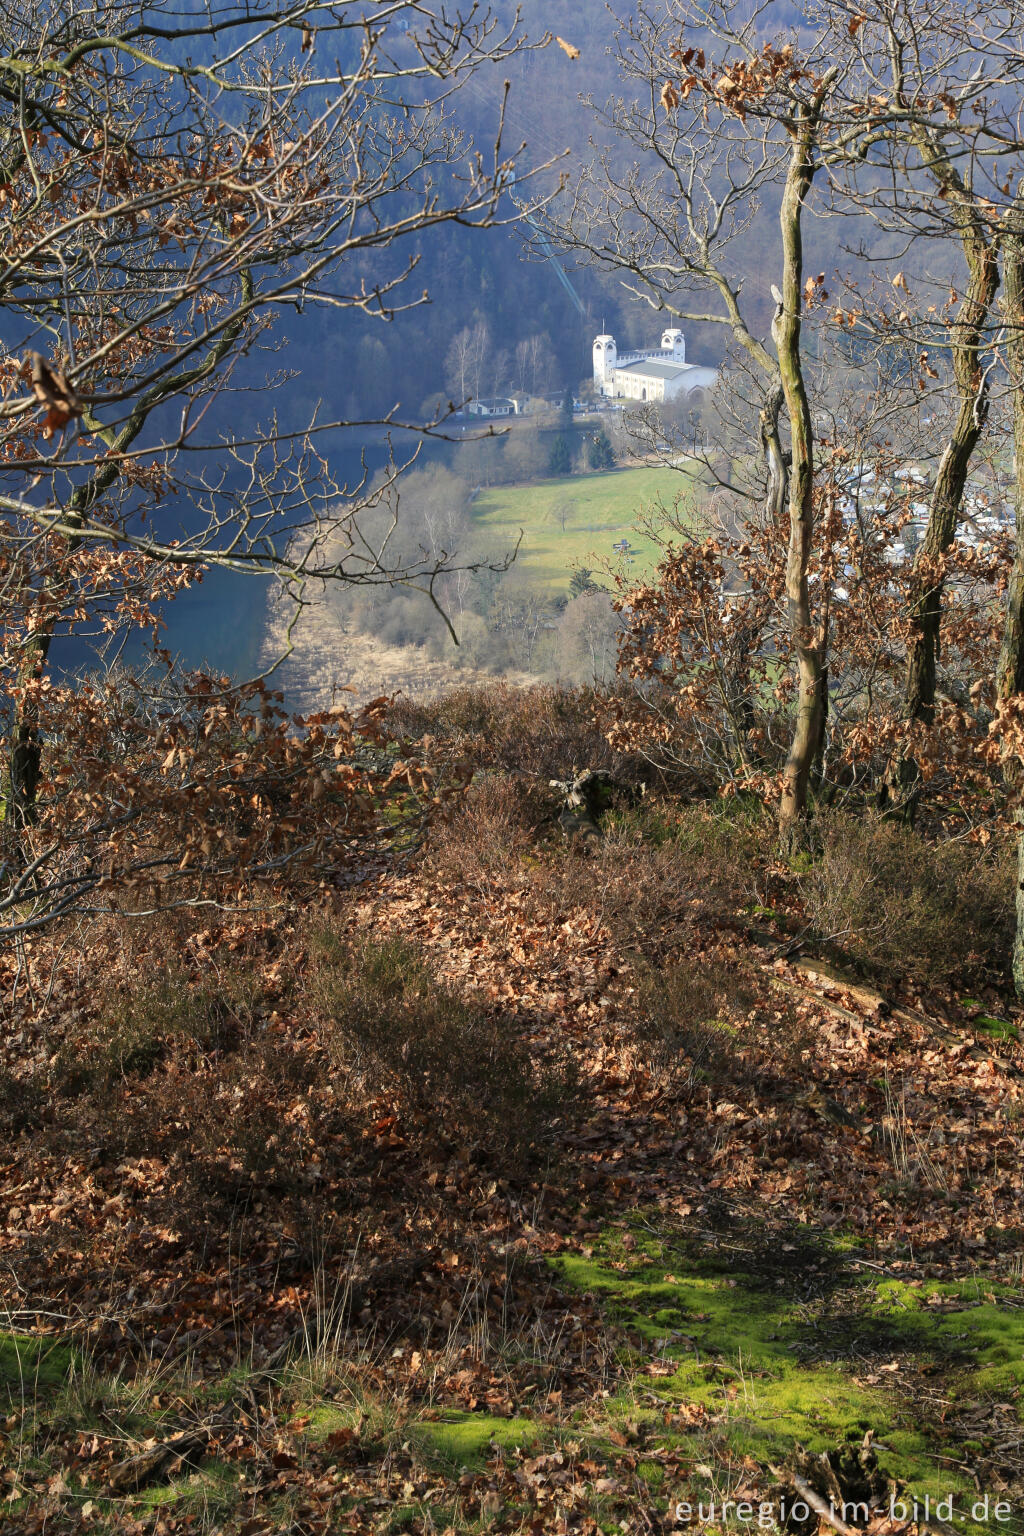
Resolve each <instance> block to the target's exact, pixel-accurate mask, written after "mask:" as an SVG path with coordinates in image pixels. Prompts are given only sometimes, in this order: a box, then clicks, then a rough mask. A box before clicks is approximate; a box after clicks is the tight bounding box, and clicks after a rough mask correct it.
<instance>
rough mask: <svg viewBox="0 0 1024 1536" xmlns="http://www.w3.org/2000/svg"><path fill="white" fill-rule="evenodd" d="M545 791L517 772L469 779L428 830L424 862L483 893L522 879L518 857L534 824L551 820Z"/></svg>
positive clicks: (516, 884)
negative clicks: (461, 791) (466, 786)
mask: <svg viewBox="0 0 1024 1536" xmlns="http://www.w3.org/2000/svg"><path fill="white" fill-rule="evenodd" d="M552 819H553V813H552V809H551V799H550V794H548V795H547V796H545V795H544V794H543V793H542V792H541V790H540V788H539V786H538V785H536V784H530V783H527V782H526V781H525V780H523V779H522V778H519V777H518V776H515V777H513V776H510V775H508V774H505V773H489V774H487V775H486V776H484V777H480V778H477V779H474V781H473V783H472V784H470V786H469V788H468V789H467V790H466V793H465V794H464V795H463V796H462V797H461V798H460V799H459V800H458V801H457V802H455V803H454V804H453V805H451V806H450V807H449V808H448V812H447V814H446V815H445V816H444V817H443V818H440V819H439V820H438V822H437V824H436V825H435V826H434V828H433V829H432V831H431V834H430V840H429V844H428V851H427V867H428V868H429V869H430V870H431V871H432V872H433V873H434V874H436V875H438V876H439V877H441V878H442V879H444V880H447V881H450V882H452V883H454V884H457V885H458V886H460V887H465V888H468V889H470V890H473V891H475V892H477V893H478V894H480V895H483V896H490V895H493V894H494V893H495V892H497V891H499V890H514V889H516V888H517V887H519V886H521V885H522V884H523V883H524V881H526V880H528V878H529V872H528V868H527V866H526V864H525V863H524V859H525V857H526V855H527V854H528V851H529V849H530V847H531V846H532V844H533V842H534V839H535V836H536V833H537V830H538V828H539V827H540V826H542V825H543V823H544V822H545V821H551V820H552Z"/></svg>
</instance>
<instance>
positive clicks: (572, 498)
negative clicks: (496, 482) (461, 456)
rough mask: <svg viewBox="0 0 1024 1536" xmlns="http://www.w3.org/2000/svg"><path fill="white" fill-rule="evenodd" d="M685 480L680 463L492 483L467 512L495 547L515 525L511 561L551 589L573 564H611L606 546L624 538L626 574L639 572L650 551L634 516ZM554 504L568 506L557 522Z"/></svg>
mask: <svg viewBox="0 0 1024 1536" xmlns="http://www.w3.org/2000/svg"><path fill="white" fill-rule="evenodd" d="M690 484H691V477H690V474H689V473H688V472H687V471H686V470H685V469H683V470H678V469H663V468H657V469H647V468H644V469H614V470H607V471H605V472H604V473H603V474H594V475H572V476H566V477H565V478H564V479H558V480H539V481H537V482H535V483H533V484H530V485H511V486H506V485H502V486H494V487H492V488H490V489H488V490H484V491H481V493H480V494H479V495H478V496H477V498H476V500H475V501H474V502H473V513H474V517H475V519H476V521H477V524H478V525H479V526H480V527H481V528H484V529H487V530H488V532H491V533H493V534H494V536H495V542H496V543H500V544H501V545H502V546H503V547H511V546H512V545H514V544H515V541H516V539H517V538H518V537H519V533H520V530H522V542H521V544H520V546H519V555H518V557H517V565H518V566H519V567H520V568H521V569H522V570H524V571H525V572H526V573H527V575H528V576H529V577H530V578H531V580H533V581H535V582H536V583H537V585H539V586H545V587H547V588H548V589H549V590H550V591H551V592H552V594H554V593H556V592H564V591H565V589H566V586H567V585H568V582H569V579H570V577H571V575H572V572H573V569H574V568H575V567H577V566H580V565H583V566H588V567H590V568H591V569H593V570H594V571H595V572H598V573H599V572H600V571H601V570H602V569H603V568H604V566H605V565H606V564H609V563H611V564H612V566H613V568H614V567H616V566H617V563H618V557H617V555H616V552H615V551H614V549H613V548H612V546H613V544H616V543H618V542H619V540H620V539H624V538H625V539H628V540H629V544H630V553H631V556H632V563H631V565H630V567H629V569H630V572H631V574H633V575H635V576H642V575H644V574H646V572H647V571H649V570H650V569H651V568H652V567H653V565H654V562H655V560H656V558H657V551H656V549H655V546H654V544H653V543H652V542H651V540H650V539H649V538H648V537H647V536H646V534H645V533H644V532H643V530H642V529H641V528H639V527H638V523H639V521H640V518H641V516H642V514H643V513H644V512H645V511H647V510H648V509H649V508H651V507H654V506H656V505H657V504H658V503H661V504H663V505H664V506H665V507H666V508H667V509H671V508H672V507H673V505H674V503H675V501H676V498H677V497H679V496H680V495H682V494H685V493H686V492H687V491H688V490H689V488H690ZM559 507H568V508H569V510H568V512H567V514H566V517H565V526H564V528H563V527H562V522H561V518H560V516H559V515H558V512H557V509H558V508H559Z"/></svg>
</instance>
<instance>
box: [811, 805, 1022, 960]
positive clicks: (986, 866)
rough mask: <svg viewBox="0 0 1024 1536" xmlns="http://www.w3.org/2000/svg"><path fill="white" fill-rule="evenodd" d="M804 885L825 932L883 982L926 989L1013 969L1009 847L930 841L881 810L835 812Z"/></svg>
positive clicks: (813, 914) (824, 936) (817, 923)
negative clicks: (856, 814)
mask: <svg viewBox="0 0 1024 1536" xmlns="http://www.w3.org/2000/svg"><path fill="white" fill-rule="evenodd" d="M820 836H821V850H820V855H819V857H818V858H817V860H816V861H815V863H814V865H813V866H812V868H811V869H810V870H809V871H808V872H807V874H806V875H805V876H804V878H803V880H802V882H801V886H802V894H803V898H804V901H805V903H806V906H807V911H808V915H809V916H810V918H811V921H812V922H813V924H814V926H815V928H816V929H817V931H818V934H819V935H820V937H821V938H822V939H823V940H824V941H825V942H827V943H830V944H832V945H833V946H834V947H836V948H837V949H839V950H841V951H842V952H844V953H845V954H846V955H848V956H849V957H851V958H852V959H854V960H856V961H857V962H858V963H859V964H860V965H861V966H863V967H864V969H865V970H867V971H869V972H871V973H872V974H874V975H876V976H878V977H880V978H882V979H895V978H898V977H901V976H906V977H909V978H911V979H913V980H914V981H916V982H919V983H921V984H923V985H926V986H935V985H938V984H941V983H949V984H954V985H956V984H960V983H963V982H966V981H968V980H969V979H970V978H972V977H979V976H983V975H986V974H987V975H993V974H995V975H1001V974H1002V973H1004V972H1005V970H1006V967H1007V961H1008V957H1009V954H1010V948H1011V944H1012V941H1013V868H1012V863H1011V859H1010V855H1009V852H1008V850H1007V849H1006V848H1005V847H997V848H995V849H992V850H983V849H981V848H979V847H977V845H975V844H970V843H960V842H945V843H937V844H934V843H929V842H926V841H925V839H924V838H923V837H921V836H920V835H919V834H918V833H916V832H914V831H911V830H910V829H909V828H907V827H904V826H901V825H898V824H897V823H894V822H889V821H885V820H882V819H880V818H878V817H871V818H867V819H854V818H853V817H848V816H839V815H837V816H833V817H831V818H830V819H828V820H827V821H825V822H824V823H823V826H822V829H821V834H820Z"/></svg>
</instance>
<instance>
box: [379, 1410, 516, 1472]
mask: <svg viewBox="0 0 1024 1536" xmlns="http://www.w3.org/2000/svg"><path fill="white" fill-rule="evenodd" d="M538 1436H539V1432H538V1429H537V1426H536V1424H532V1423H531V1422H530V1420H529V1419H499V1418H495V1417H494V1416H493V1415H491V1414H487V1413H461V1412H456V1411H454V1410H451V1411H446V1412H445V1413H444V1415H443V1417H442V1418H439V1419H421V1420H419V1421H418V1422H417V1423H415V1424H412V1425H410V1426H409V1438H410V1440H412V1441H413V1443H414V1444H415V1445H416V1447H417V1449H418V1451H419V1452H420V1454H421V1455H422V1456H423V1457H424V1458H425V1459H426V1460H427V1461H439V1462H442V1463H447V1464H448V1465H450V1466H454V1467H469V1468H471V1469H473V1468H479V1467H481V1466H482V1465H483V1464H484V1462H485V1461H486V1460H487V1458H488V1456H489V1455H490V1454H491V1452H492V1450H493V1448H494V1447H495V1446H500V1447H501V1449H502V1450H511V1449H513V1448H514V1447H518V1446H529V1445H532V1444H534V1443H535V1441H536V1440H537V1439H538Z"/></svg>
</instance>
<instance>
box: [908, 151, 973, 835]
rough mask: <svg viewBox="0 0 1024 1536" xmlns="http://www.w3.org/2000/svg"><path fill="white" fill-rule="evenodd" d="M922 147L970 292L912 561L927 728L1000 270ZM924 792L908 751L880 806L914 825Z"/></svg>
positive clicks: (951, 172)
mask: <svg viewBox="0 0 1024 1536" xmlns="http://www.w3.org/2000/svg"><path fill="white" fill-rule="evenodd" d="M918 147H919V149H920V151H921V156H922V159H923V161H924V163H925V166H926V168H927V169H928V170H929V172H930V174H931V175H932V177H933V179H934V181H935V182H936V185H937V186H938V188H939V191H940V194H941V195H942V197H943V198H944V199H945V200H946V201H947V202H948V204H949V205H950V206H951V208H952V216H953V220H954V222H955V224H956V225H957V228H958V230H959V233H960V243H961V246H962V249H963V252H964V257H965V260H966V262H967V271H968V279H967V289H966V292H965V294H964V296H963V300H962V302H961V304H960V307H959V310H958V312H957V317H956V321H955V322H954V324H953V327H952V332H951V349H952V356H953V377H954V380H955V383H956V393H957V413H956V421H955V423H954V425H953V430H952V432H951V433H950V436H949V440H948V442H947V443H946V447H945V450H944V452H943V455H942V459H941V461H940V463H939V468H938V473H937V474H936V477H935V485H934V487H933V489H932V494H931V499H930V503H929V507H928V526H927V529H926V530H925V535H924V538H923V539H922V541H921V543H920V545H919V546H918V549H917V553H916V554H915V556H914V566H913V571H912V574H911V584H910V612H909V619H910V635H909V638H908V641H907V664H906V678H905V684H904V718H905V719H906V720H907V721H909V722H916V721H919V722H920V723H921V724H922V725H926V726H928V725H931V724H932V721H933V720H934V718H935V687H936V668H937V665H938V660H939V649H940V639H941V630H942V598H943V590H944V587H945V558H946V554H947V553H948V551H949V549H950V547H951V546H952V544H953V540H954V538H955V537H956V530H957V526H958V524H959V521H960V512H961V507H962V504H963V496H964V488H965V486H966V484H967V474H968V470H969V469H970V464H971V458H972V456H973V454H974V450H975V448H976V447H977V445H978V442H979V439H980V438H981V435H982V433H983V432H984V430H985V423H986V421H987V419H988V411H989V382H988V371H987V370H986V369H984V368H983V367H982V363H981V351H982V348H983V346H984V343H985V333H986V329H987V326H988V323H989V318H990V315H991V312H992V306H993V304H994V303H995V299H996V294H997V293H998V290H999V263H998V259H997V242H996V241H995V240H994V239H992V238H991V237H990V236H989V235H988V232H987V231H986V228H985V225H984V222H983V219H982V216H981V214H980V212H979V210H978V209H977V208H976V207H975V205H974V202H973V200H972V197H971V194H970V193H969V192H968V191H967V190H966V189H965V188H964V185H963V182H962V180H961V178H960V175H959V172H958V171H957V170H956V168H955V166H954V165H953V164H952V162H951V161H950V160H949V158H948V156H947V154H946V153H945V151H944V150H942V149H941V148H937V147H936V146H935V145H934V144H933V143H932V142H931V141H930V139H929V138H928V137H927V136H922V137H921V138H920V140H919V143H918ZM920 791H921V770H920V765H919V764H918V762H917V759H916V757H915V756H914V755H913V753H912V752H910V751H909V750H908V751H904V752H902V753H900V754H899V755H898V756H897V757H896V758H895V759H894V760H893V761H892V762H891V763H890V764H889V768H888V771H887V773H886V777H885V780H884V782H883V784H882V787H881V789H880V792H879V803H880V805H881V806H882V807H883V809H886V810H888V811H889V812H890V814H896V815H899V816H902V817H904V818H905V819H907V820H913V817H914V814H915V812H916V809H917V804H918V800H919V798H920Z"/></svg>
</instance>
